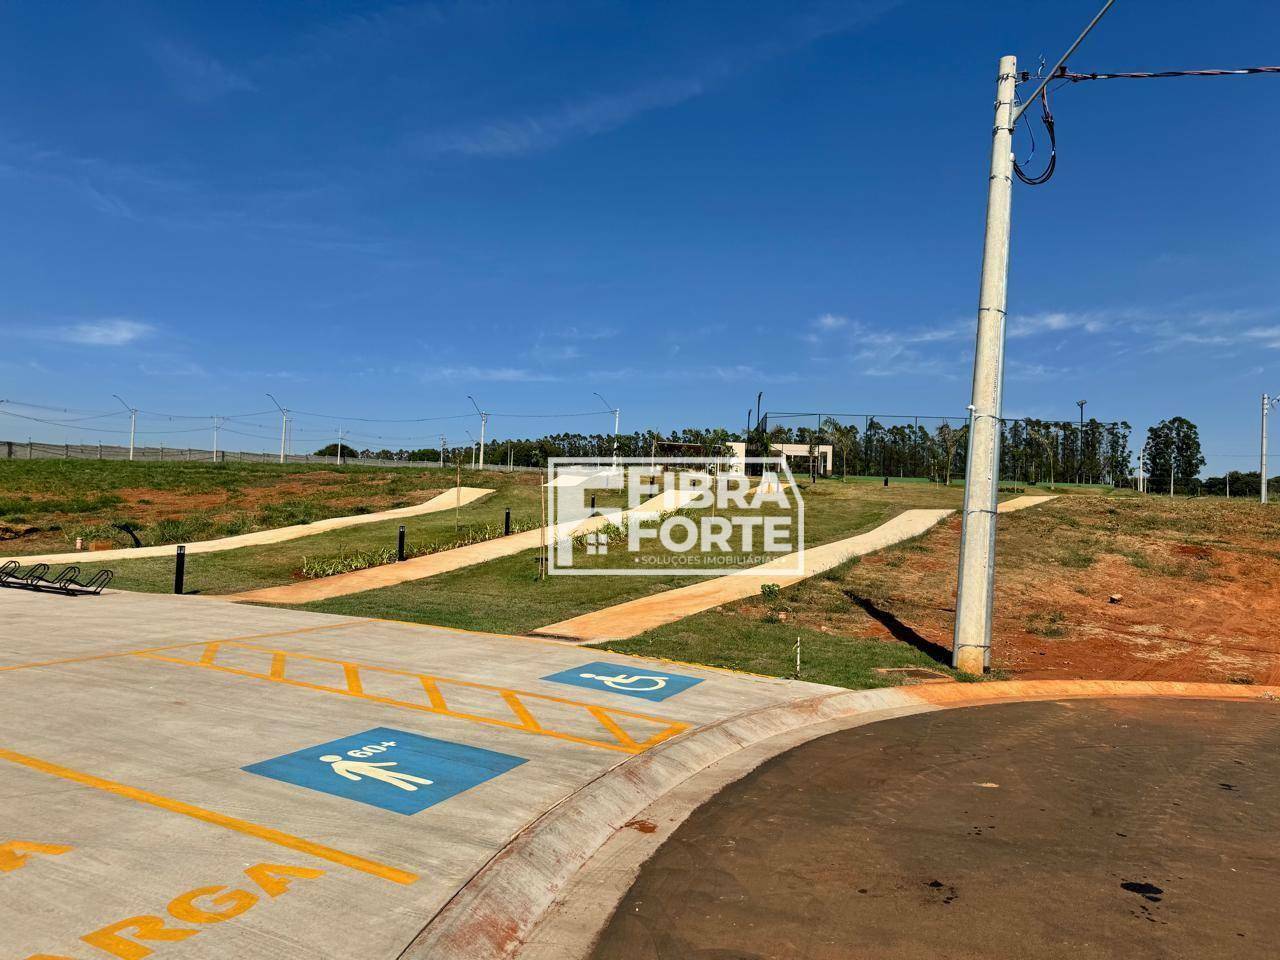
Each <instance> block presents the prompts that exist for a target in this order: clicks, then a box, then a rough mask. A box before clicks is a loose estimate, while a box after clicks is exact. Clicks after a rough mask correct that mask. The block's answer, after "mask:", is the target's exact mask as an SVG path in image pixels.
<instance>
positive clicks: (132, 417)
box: [112, 393, 138, 460]
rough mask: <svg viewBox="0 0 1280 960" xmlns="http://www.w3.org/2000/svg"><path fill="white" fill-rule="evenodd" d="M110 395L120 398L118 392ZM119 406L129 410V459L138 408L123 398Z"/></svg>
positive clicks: (136, 423)
mask: <svg viewBox="0 0 1280 960" xmlns="http://www.w3.org/2000/svg"><path fill="white" fill-rule="evenodd" d="M112 396H113V397H115V398H116V399H117V400H120V394H118V393H113V394H112ZM120 406H122V407H124V408H125V409H126V410H128V411H129V459H130V460H132V459H133V435H134V433H135V431H136V429H137V426H138V409H137V408H136V407H131V406H129V405H128V404H127V403H125V402H124V401H123V400H120Z"/></svg>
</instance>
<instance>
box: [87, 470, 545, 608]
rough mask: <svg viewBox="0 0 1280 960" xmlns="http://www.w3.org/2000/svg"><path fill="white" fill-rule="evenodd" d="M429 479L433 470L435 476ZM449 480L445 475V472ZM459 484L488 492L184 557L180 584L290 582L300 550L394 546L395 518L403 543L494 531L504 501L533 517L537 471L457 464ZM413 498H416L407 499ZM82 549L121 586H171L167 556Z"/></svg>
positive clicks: (520, 515) (212, 586)
mask: <svg viewBox="0 0 1280 960" xmlns="http://www.w3.org/2000/svg"><path fill="white" fill-rule="evenodd" d="M436 478H437V482H439V477H438V475H436ZM451 479H452V478H451ZM462 483H463V486H476V487H486V488H490V489H493V491H494V492H493V493H491V494H488V495H487V496H485V497H483V498H482V499H480V500H478V501H476V502H474V503H472V504H469V505H466V506H463V507H462V508H461V509H460V510H458V511H457V517H456V518H455V511H453V510H445V511H442V512H440V513H429V514H424V515H422V516H418V517H409V518H407V519H405V520H403V521H401V520H385V521H379V522H375V523H368V524H362V525H360V526H355V527H347V528H345V529H342V530H331V531H329V532H326V533H318V534H316V535H315V536H310V537H301V538H299V539H297V540H289V541H286V542H284V543H274V544H266V545H263V546H257V547H241V548H239V549H236V550H224V551H220V552H218V553H205V554H192V555H190V556H188V557H187V566H186V590H187V591H188V592H199V593H206V594H220V593H237V592H240V591H243V590H254V589H257V588H259V587H269V586H278V585H280V584H285V583H291V582H293V581H294V580H296V579H297V577H298V571H299V570H300V569H301V567H302V562H303V558H304V557H323V556H334V555H340V554H344V553H351V552H356V551H364V550H375V549H379V548H384V547H394V546H395V544H396V537H397V532H398V528H399V526H400V524H401V523H404V525H405V527H406V531H405V539H406V543H407V545H408V547H409V548H410V550H412V549H413V548H425V547H427V546H429V545H448V544H451V543H452V542H453V541H454V540H455V539H457V538H458V536H459V534H460V533H465V532H466V531H467V530H468V529H471V530H483V529H484V528H488V529H489V530H491V531H499V530H501V528H502V523H503V514H504V512H505V511H506V510H507V509H508V508H510V510H511V518H512V523H513V524H522V525H524V526H526V527H527V526H531V525H536V524H537V523H538V522H539V519H540V516H541V505H540V490H541V488H540V486H539V484H538V476H537V474H521V473H513V474H504V473H484V474H480V473H479V472H468V471H465V470H464V471H463V473H462ZM415 502H417V501H415ZM91 556H92V554H86V555H85V562H82V563H81V564H80V567H81V569H82V570H83V571H85V573H86V575H91V574H92V572H93V571H96V570H98V569H100V568H102V567H108V568H110V569H111V570H114V571H115V573H116V579H115V581H114V582H113V583H112V586H113V587H115V588H117V589H122V590H139V591H145V592H158V593H167V592H169V591H171V590H172V589H173V566H174V562H173V560H172V559H170V558H168V557H165V558H160V559H145V560H118V561H113V562H108V563H102V564H95V563H91V562H88V558H89V557H91Z"/></svg>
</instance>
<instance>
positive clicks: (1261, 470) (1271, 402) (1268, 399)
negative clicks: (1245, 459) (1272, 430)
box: [1258, 393, 1280, 503]
mask: <svg viewBox="0 0 1280 960" xmlns="http://www.w3.org/2000/svg"><path fill="white" fill-rule="evenodd" d="M1277 403H1280V397H1272V396H1268V395H1267V394H1265V393H1264V394H1263V395H1262V462H1261V463H1260V464H1259V466H1258V479H1259V480H1260V481H1261V482H1262V502H1263V503H1267V502H1268V497H1267V414H1269V413H1270V412H1271V408H1272V407H1273V406H1275V405H1276V404H1277Z"/></svg>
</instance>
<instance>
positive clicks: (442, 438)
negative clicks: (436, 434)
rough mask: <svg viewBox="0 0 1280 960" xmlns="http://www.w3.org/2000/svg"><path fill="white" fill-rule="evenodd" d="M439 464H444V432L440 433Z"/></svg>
mask: <svg viewBox="0 0 1280 960" xmlns="http://www.w3.org/2000/svg"><path fill="white" fill-rule="evenodd" d="M440 466H441V467H443V466H444V434H443V433H442V434H440Z"/></svg>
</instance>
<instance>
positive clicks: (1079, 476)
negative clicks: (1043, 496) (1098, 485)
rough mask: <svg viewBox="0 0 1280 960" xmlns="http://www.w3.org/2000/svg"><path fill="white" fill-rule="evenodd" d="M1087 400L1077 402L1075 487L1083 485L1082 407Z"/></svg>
mask: <svg viewBox="0 0 1280 960" xmlns="http://www.w3.org/2000/svg"><path fill="white" fill-rule="evenodd" d="M1088 402H1089V401H1088V400H1077V401H1076V406H1077V407H1079V408H1080V438H1079V439H1078V440H1077V441H1076V485H1077V486H1079V485H1080V484H1082V483H1084V405H1085V404H1086V403H1088Z"/></svg>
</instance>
